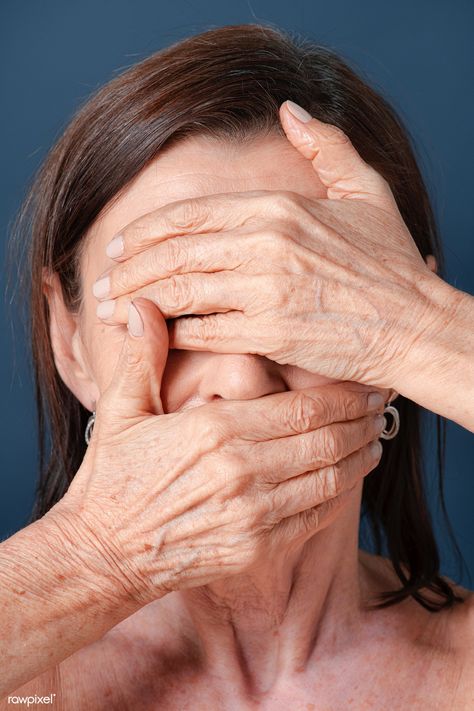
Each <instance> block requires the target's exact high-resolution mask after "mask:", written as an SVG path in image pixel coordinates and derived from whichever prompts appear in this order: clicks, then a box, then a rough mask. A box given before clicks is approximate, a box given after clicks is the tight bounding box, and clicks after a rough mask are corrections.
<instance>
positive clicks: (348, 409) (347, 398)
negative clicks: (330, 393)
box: [341, 391, 367, 420]
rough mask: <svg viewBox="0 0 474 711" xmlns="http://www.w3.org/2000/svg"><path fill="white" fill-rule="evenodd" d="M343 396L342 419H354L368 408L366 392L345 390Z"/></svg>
mask: <svg viewBox="0 0 474 711" xmlns="http://www.w3.org/2000/svg"><path fill="white" fill-rule="evenodd" d="M341 398H342V403H341V410H342V419H344V420H354V419H356V418H358V417H360V416H361V415H362V414H363V412H364V411H365V410H366V403H367V394H366V393H359V392H351V391H345V392H344V393H342V395H341Z"/></svg>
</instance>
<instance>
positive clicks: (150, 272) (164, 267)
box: [92, 232, 266, 300]
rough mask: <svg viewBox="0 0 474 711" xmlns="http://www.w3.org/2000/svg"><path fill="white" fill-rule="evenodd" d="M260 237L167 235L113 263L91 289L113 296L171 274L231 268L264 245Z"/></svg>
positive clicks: (99, 295) (99, 294)
mask: <svg viewBox="0 0 474 711" xmlns="http://www.w3.org/2000/svg"><path fill="white" fill-rule="evenodd" d="M263 237H264V235H258V234H254V233H252V234H246V235H238V234H235V233H228V232H227V233H225V234H222V233H219V234H217V235H213V234H206V235H182V236H181V237H174V238H170V239H168V240H166V241H164V242H160V243H159V244H157V245H154V246H151V247H149V248H148V249H147V250H146V252H144V253H140V254H136V255H134V256H132V257H130V259H128V260H127V261H125V262H122V263H119V264H116V265H115V266H114V267H113V268H112V269H111V270H108V271H107V272H106V273H105V274H102V275H101V276H100V277H99V278H98V279H97V281H96V282H95V284H94V285H93V288H92V291H93V294H94V296H95V297H96V298H97V299H100V300H104V299H115V298H116V297H117V296H122V295H123V294H130V293H132V292H134V291H137V290H138V289H141V288H142V287H144V286H147V285H149V284H153V283H155V282H157V281H160V280H163V279H166V278H169V277H171V276H173V275H178V274H185V273H190V272H198V273H209V272H211V273H214V272H219V271H224V270H234V269H237V268H239V267H241V266H242V265H243V264H245V263H248V262H250V261H251V260H252V257H255V253H256V252H257V248H258V244H259V243H260V242H263V243H264V245H265V247H266V241H264V239H263ZM242 255H247V257H244V256H242ZM248 255H250V256H248Z"/></svg>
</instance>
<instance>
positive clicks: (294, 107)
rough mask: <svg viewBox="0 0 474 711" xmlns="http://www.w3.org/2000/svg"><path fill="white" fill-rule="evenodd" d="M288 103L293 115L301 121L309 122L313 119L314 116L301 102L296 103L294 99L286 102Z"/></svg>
mask: <svg viewBox="0 0 474 711" xmlns="http://www.w3.org/2000/svg"><path fill="white" fill-rule="evenodd" d="M286 105H287V106H288V110H289V112H290V113H291V114H293V116H294V117H295V118H297V119H299V120H300V121H303V123H308V121H311V119H312V118H313V117H312V116H311V114H310V113H308V112H307V111H306V109H304V108H303V107H302V106H300V105H299V104H295V102H294V101H290V100H289V99H288V101H287V102H286Z"/></svg>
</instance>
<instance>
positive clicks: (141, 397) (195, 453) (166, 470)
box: [56, 299, 386, 604]
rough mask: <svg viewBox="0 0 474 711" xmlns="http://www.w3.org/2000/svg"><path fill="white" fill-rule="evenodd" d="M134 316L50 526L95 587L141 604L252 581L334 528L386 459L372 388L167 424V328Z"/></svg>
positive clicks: (346, 387)
mask: <svg viewBox="0 0 474 711" xmlns="http://www.w3.org/2000/svg"><path fill="white" fill-rule="evenodd" d="M131 311H132V312H135V314H134V326H133V328H132V325H133V324H132V323H130V324H129V332H128V333H127V334H126V335H125V340H124V346H123V350H122V353H121V356H120V359H119V363H118V365H117V369H116V371H115V374H114V377H113V380H112V383H111V385H110V387H109V388H108V389H107V391H106V392H104V393H103V395H101V398H100V400H99V402H98V406H97V418H96V422H95V425H94V431H93V435H92V439H91V442H90V444H89V447H88V450H87V453H86V456H85V458H84V461H83V463H82V465H81V467H80V469H79V471H78V472H77V474H76V476H75V477H74V479H73V481H72V482H71V484H70V486H69V489H68V491H67V493H66V494H65V496H64V497H63V499H62V500H61V501H60V502H59V504H58V505H57V507H56V513H57V515H59V514H61V516H62V519H61V520H62V521H63V522H64V523H63V525H64V526H65V527H66V531H67V535H68V538H70V539H73V540H74V541H75V542H76V546H77V548H78V550H92V551H93V553H94V556H96V553H97V551H99V552H100V556H101V560H102V561H103V566H102V572H101V574H102V575H104V576H106V577H107V580H113V581H117V587H118V588H120V590H126V591H127V595H128V596H129V597H131V598H133V599H134V600H138V601H140V602H141V603H142V604H147V603H148V602H150V601H151V600H152V599H155V598H156V597H158V596H160V595H163V594H166V593H167V592H170V591H172V590H178V589H180V588H185V587H193V586H197V585H205V584H207V583H209V582H211V581H213V580H215V579H218V578H222V577H225V576H227V575H233V574H237V573H240V572H243V571H248V570H250V569H251V568H252V567H253V566H254V565H258V564H259V562H260V561H261V560H262V556H272V555H276V554H277V553H276V552H277V551H278V550H279V549H280V548H281V545H282V543H284V542H285V541H286V542H288V541H303V542H304V540H306V539H307V538H309V537H311V536H312V535H313V534H314V533H315V532H316V531H318V530H320V529H322V528H324V527H325V526H327V525H328V524H329V523H330V522H331V521H332V520H333V519H334V517H335V516H337V514H338V512H339V511H340V510H341V507H343V506H344V505H345V503H346V502H347V501H349V500H350V498H351V496H350V492H351V491H352V489H353V488H354V487H355V486H357V485H358V484H359V483H360V481H361V480H362V478H363V477H364V476H365V475H366V474H368V473H369V472H370V471H371V470H372V469H374V468H375V467H376V466H377V464H378V462H379V460H380V455H381V450H382V448H381V445H380V442H378V441H377V440H378V437H379V436H380V433H381V431H382V429H383V427H384V417H383V416H382V415H381V414H380V413H381V411H382V409H383V401H384V397H385V395H386V392H376V395H377V397H378V402H375V403H374V402H371V401H370V400H369V394H370V389H369V388H367V387H366V386H365V385H359V384H357V383H331V384H328V385H325V386H320V387H318V388H305V389H302V390H298V391H285V392H281V393H274V394H271V395H267V396H264V397H260V398H257V399H255V400H240V401H237V400H235V401H228V400H217V401H214V402H210V403H207V404H205V405H202V406H200V407H194V408H192V409H188V410H185V411H181V412H179V411H178V412H172V413H166V414H165V413H164V411H163V407H162V403H161V397H160V391H161V380H162V376H163V371H164V369H165V365H166V359H167V355H168V343H167V328H166V322H165V321H164V319H163V317H162V315H161V314H160V312H159V310H158V309H157V308H156V306H155V305H154V304H152V303H151V302H150V301H147V300H145V299H137V301H136V302H135V306H132V309H131ZM137 325H138V330H137ZM132 331H133V332H134V333H135V335H132ZM84 564H85V565H87V564H88V562H87V560H84Z"/></svg>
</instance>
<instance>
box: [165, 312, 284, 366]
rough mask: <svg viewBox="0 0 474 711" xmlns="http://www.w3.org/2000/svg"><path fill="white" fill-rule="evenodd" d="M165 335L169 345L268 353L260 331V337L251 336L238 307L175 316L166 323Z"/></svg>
mask: <svg viewBox="0 0 474 711" xmlns="http://www.w3.org/2000/svg"><path fill="white" fill-rule="evenodd" d="M214 310H215V309H214ZM168 336H169V339H170V341H169V342H170V348H179V349H183V350H189V351H213V352H214V353H257V354H258V355H267V353H266V352H264V345H263V344H262V336H261V334H260V337H259V338H255V339H254V340H253V339H252V335H251V334H250V333H249V328H248V318H247V317H246V316H245V314H243V313H242V312H241V311H228V312H226V313H222V314H219V313H212V314H209V315H204V316H185V317H183V318H177V319H175V320H173V321H170V322H169V323H168ZM243 336H245V337H243ZM274 340H275V339H274V338H273V339H272V344H271V345H272V348H273V347H274V345H275V344H274ZM269 352H270V350H268V353H269Z"/></svg>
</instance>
